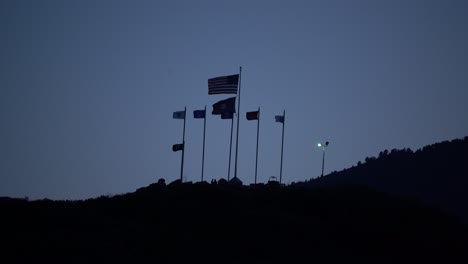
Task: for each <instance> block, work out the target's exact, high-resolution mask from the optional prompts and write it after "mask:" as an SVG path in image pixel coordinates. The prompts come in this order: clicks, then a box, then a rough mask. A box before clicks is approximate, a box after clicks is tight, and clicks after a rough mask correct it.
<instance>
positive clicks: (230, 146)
mask: <svg viewBox="0 0 468 264" xmlns="http://www.w3.org/2000/svg"><path fill="white" fill-rule="evenodd" d="M233 127H234V117H232V118H231V143H230V145H229V166H228V181H229V179H230V176H231V153H232V128H233Z"/></svg>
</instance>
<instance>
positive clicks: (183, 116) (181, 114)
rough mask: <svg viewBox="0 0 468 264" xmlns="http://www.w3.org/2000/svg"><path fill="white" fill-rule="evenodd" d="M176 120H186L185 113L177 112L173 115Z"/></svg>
mask: <svg viewBox="0 0 468 264" xmlns="http://www.w3.org/2000/svg"><path fill="white" fill-rule="evenodd" d="M172 118H174V119H185V111H176V112H174V113H173V114H172Z"/></svg>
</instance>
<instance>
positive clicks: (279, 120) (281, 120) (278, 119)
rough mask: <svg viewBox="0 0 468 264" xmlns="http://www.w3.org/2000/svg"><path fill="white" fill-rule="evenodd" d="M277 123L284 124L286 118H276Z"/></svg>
mask: <svg viewBox="0 0 468 264" xmlns="http://www.w3.org/2000/svg"><path fill="white" fill-rule="evenodd" d="M275 121H276V122H280V123H284V116H278V115H277V116H275Z"/></svg>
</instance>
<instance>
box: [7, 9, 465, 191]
mask: <svg viewBox="0 0 468 264" xmlns="http://www.w3.org/2000/svg"><path fill="white" fill-rule="evenodd" d="M467 14H468V1H463V0H460V1H450V0H440V1H431V0H425V1H422V0H421V1H419V0H415V1H411V0H404V1H400V0H389V1H379V0H367V1H361V0H357V1H347V0H343V1H336V0H323V1H313V0H309V1H292V0H288V1H273V0H272V1H252V0H248V1H244V0H238V1H177V0H170V1H114V0H113V1H59V0H57V1H47V0H43V1H32V0H31V1H27V0H24V1H13V0H5V1H1V3H0V34H1V35H0V36H1V41H0V58H1V59H0V126H1V129H0V196H11V197H25V196H28V197H29V198H32V199H41V198H46V197H47V198H51V199H85V198H91V197H96V196H99V195H106V194H120V193H126V192H132V191H135V190H136V189H137V188H139V187H142V186H147V185H149V184H151V183H153V182H156V181H157V180H158V179H159V178H165V179H166V182H172V181H174V180H176V179H178V178H179V176H180V161H181V152H173V151H172V145H173V144H176V143H181V140H182V126H183V121H181V120H175V119H172V113H173V112H174V111H179V110H183V109H184V107H185V106H186V107H187V111H188V119H187V123H186V151H185V169H184V180H186V181H199V180H200V176H201V175H200V174H201V154H202V137H203V120H202V119H193V115H192V111H193V110H196V109H203V107H204V106H205V105H206V106H207V109H208V111H209V113H211V110H212V105H213V104H214V103H216V102H217V101H219V100H222V99H225V98H228V97H230V96H231V95H208V85H207V80H208V79H209V78H212V77H218V76H223V75H230V74H236V73H238V72H239V67H240V66H242V69H243V70H242V86H241V87H242V92H241V106H240V108H241V109H240V114H241V120H240V131H239V154H238V155H239V160H238V177H239V178H240V179H241V180H242V181H244V183H246V184H249V183H251V182H253V180H254V172H255V145H256V128H257V123H256V121H247V120H246V119H245V112H246V111H253V110H256V109H257V108H258V107H260V108H261V117H260V118H261V121H260V141H259V160H258V180H259V181H260V182H266V181H268V179H269V177H270V176H276V177H278V176H279V170H280V150H281V129H282V127H281V124H280V123H277V122H275V119H274V116H275V115H280V114H282V112H283V109H285V110H286V123H285V139H284V163H283V182H284V183H291V182H294V181H304V180H307V179H311V178H315V177H318V176H319V175H320V173H321V166H322V152H321V149H320V148H318V147H317V143H318V142H319V141H322V142H323V141H330V145H329V146H328V148H327V150H326V160H325V174H327V173H329V172H331V171H334V170H342V169H344V168H348V167H350V166H353V165H355V164H356V163H357V162H358V161H363V160H364V159H365V158H366V157H367V156H376V155H378V153H379V152H380V151H382V150H385V149H388V150H391V149H394V148H397V149H400V148H411V149H413V150H416V149H417V148H420V147H423V146H425V145H428V144H432V143H435V142H439V141H444V140H451V139H455V138H462V137H464V136H467V135H468V122H467V118H466V114H467V113H468V103H467V102H468V49H467V47H468V15H467ZM229 137H230V120H221V119H220V118H219V116H213V115H211V114H209V115H208V117H207V126H206V157H205V158H206V164H205V179H206V180H208V181H210V180H211V179H220V178H226V177H227V167H228V155H229ZM234 156H235V153H234V152H233V162H234ZM233 172H234V170H233ZM233 172H232V173H231V175H232V174H233Z"/></svg>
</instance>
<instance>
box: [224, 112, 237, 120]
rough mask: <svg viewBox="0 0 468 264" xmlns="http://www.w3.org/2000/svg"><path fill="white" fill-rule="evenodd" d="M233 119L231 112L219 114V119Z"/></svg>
mask: <svg viewBox="0 0 468 264" xmlns="http://www.w3.org/2000/svg"><path fill="white" fill-rule="evenodd" d="M232 118H234V113H233V112H224V113H222V114H221V119H232Z"/></svg>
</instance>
